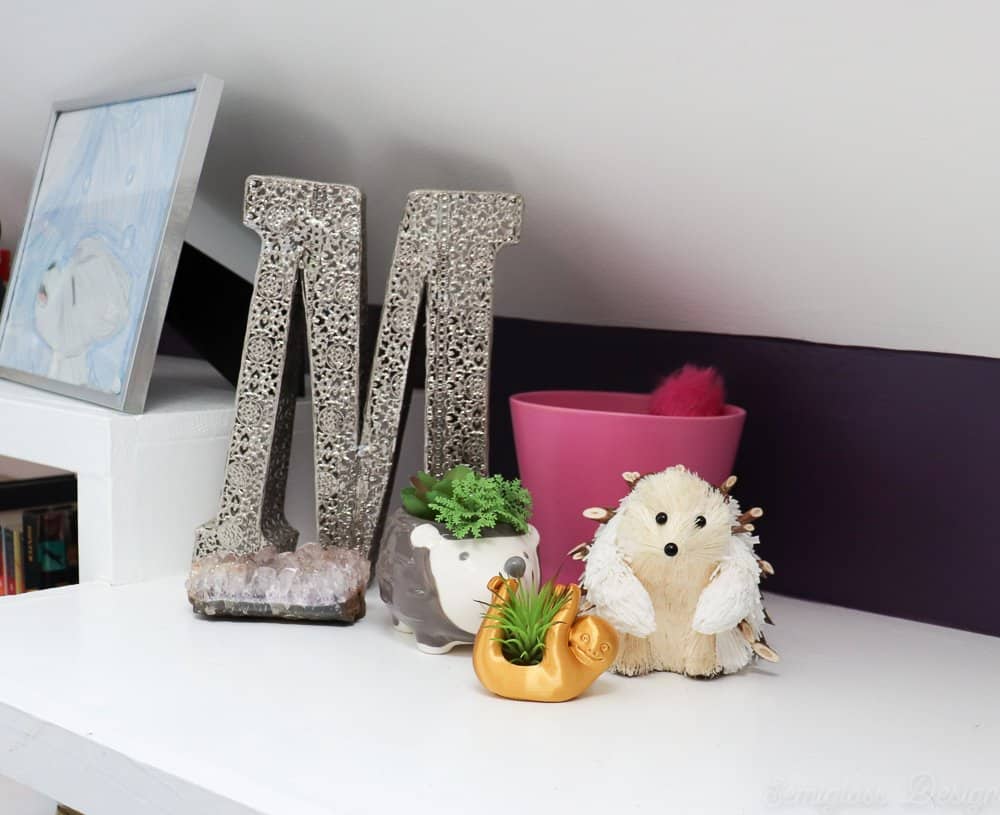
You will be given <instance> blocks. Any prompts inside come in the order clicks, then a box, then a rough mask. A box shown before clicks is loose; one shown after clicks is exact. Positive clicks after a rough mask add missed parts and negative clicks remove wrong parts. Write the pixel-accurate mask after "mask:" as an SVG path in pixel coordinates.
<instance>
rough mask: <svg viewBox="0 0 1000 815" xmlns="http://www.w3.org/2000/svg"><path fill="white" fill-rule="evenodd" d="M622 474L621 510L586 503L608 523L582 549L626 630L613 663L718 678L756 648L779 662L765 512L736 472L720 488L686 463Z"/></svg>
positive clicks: (627, 670) (607, 611) (604, 605)
mask: <svg viewBox="0 0 1000 815" xmlns="http://www.w3.org/2000/svg"><path fill="white" fill-rule="evenodd" d="M622 477H623V478H624V479H625V481H626V482H627V483H628V484H629V486H630V488H631V489H630V492H629V494H628V495H626V496H625V498H623V499H622V501H621V503H620V505H619V506H618V508H617V509H605V508H603V507H592V508H590V509H587V510H585V511H584V513H583V514H584V516H585V517H587V518H590V519H592V520H595V521H600V522H601V526H600V527H599V528H598V530H597V534H596V535H595V537H594V540H593V542H592V543H591V544H589V546H587V547H584V548H578V550H574V551H575V552H576V553H577V555H578V556H582V557H583V559H585V561H586V564H585V569H584V573H583V579H582V581H581V582H582V584H583V586H584V588H585V589H586V591H587V599H588V600H589V601H590V602H591V603H592V604H593V605H594V607H595V608H594V612H595V613H596V614H599V615H600V616H601V617H603V618H604V619H606V620H608V621H609V622H610V623H611V624H612V625H614V626H615V627H616V628H617V629H618V630H619V632H621V633H622V635H623V636H622V644H621V648H620V650H619V652H618V658H617V660H616V662H615V664H614V666H613V670H614V671H615V672H617V673H620V674H625V675H627V676H639V675H641V674H646V673H650V672H651V671H673V672H675V673H681V674H685V675H687V676H696V677H713V676H718V675H719V674H729V673H735V672H736V671H739V670H740V669H741V668H743V667H745V666H746V665H747V664H749V663H750V662H751V661H752V660H753V659H754V657H755V656H758V657H760V658H762V659H765V660H768V661H771V662H777V661H778V655H777V654H776V653H775V652H774V651H773V650H772V649H771V648H770V647H768V645H767V643H766V641H765V639H764V636H763V634H762V633H761V629H762V627H763V625H764V623H765V622H770V619H769V618H768V616H767V612H766V611H765V610H764V606H763V602H762V598H761V594H760V588H759V583H760V579H761V576H762V575H768V574H773V573H774V570H773V569H772V568H771V565H770V564H769V563H768V562H767V561H765V560H761V559H760V558H759V557H758V556H757V554H756V553H755V551H754V548H755V546H756V545H757V538H756V537H755V536H754V534H753V533H754V526H753V522H754V521H756V520H757V519H759V518H760V517H761V516H762V515H763V514H764V513H763V511H762V510H761V509H760V508H757V507H755V508H754V509H751V510H748V511H746V512H742V511H741V510H740V506H739V504H738V503H737V501H736V500H735V499H734V498H733V497H732V496H731V495H730V494H729V493H730V490H731V489H732V487H733V485H734V484H735V483H736V477H735V476H730V477H729V478H728V479H726V481H725V482H724V483H723V484H722V485H721V486H719V487H715V486H713V485H712V484H709V483H708V482H707V481H705V480H703V479H702V478H700V477H699V476H697V475H696V474H694V473H692V472H689V471H688V470H686V469H685V468H684V467H683V466H681V465H678V466H675V467H670V468H668V469H666V470H663V471H662V472H659V473H652V474H649V475H640V474H639V473H635V472H627V473H623V474H622Z"/></svg>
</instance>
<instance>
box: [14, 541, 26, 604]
mask: <svg viewBox="0 0 1000 815" xmlns="http://www.w3.org/2000/svg"><path fill="white" fill-rule="evenodd" d="M22 538H23V536H22V535H21V530H20V529H15V530H14V594H23V593H24V546H23V545H22Z"/></svg>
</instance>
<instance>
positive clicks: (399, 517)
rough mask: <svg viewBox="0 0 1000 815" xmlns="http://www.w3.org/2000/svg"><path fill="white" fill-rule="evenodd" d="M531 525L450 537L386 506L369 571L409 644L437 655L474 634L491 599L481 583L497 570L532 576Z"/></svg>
mask: <svg viewBox="0 0 1000 815" xmlns="http://www.w3.org/2000/svg"><path fill="white" fill-rule="evenodd" d="M539 572H540V568H539V565H538V531H537V530H536V529H535V528H534V527H533V526H530V525H529V526H528V531H527V532H526V533H524V534H520V535H519V534H517V533H515V532H514V530H513V529H511V528H510V527H507V526H500V527H498V528H496V529H491V530H486V531H485V532H484V533H483V537H481V538H455V537H454V536H453V535H450V534H449V533H448V530H447V529H446V528H445V527H444V525H442V524H439V523H435V522H433V521H427V520H423V519H421V518H417V517H414V516H413V515H410V514H409V513H408V512H406V511H405V510H402V509H400V510H397V511H396V512H394V513H393V514H392V515H391V516H390V518H389V522H388V524H387V526H386V531H385V535H384V537H383V541H382V547H381V550H380V553H379V558H378V565H377V567H376V575H377V577H378V586H379V593H380V595H381V597H382V600H383V601H384V602H385V603H386V605H388V606H389V610H390V612H391V613H392V623H393V626H394V627H395V628H396V630H397V631H401V632H403V633H407V634H413V635H414V637H415V639H416V643H417V648H419V649H420V650H421V651H423V652H424V653H428V654H443V653H445V652H447V651H450V650H451V649H452V648H454V647H455V646H456V645H462V644H471V643H472V642H473V641H474V640H475V638H476V632H477V631H478V630H479V624H480V622H481V620H482V618H483V609H484V607H485V606H487V605H488V604H489V602H490V600H491V595H490V591H489V589H488V588H487V583H488V582H489V580H490V578H491V577H495V576H496V575H497V574H500V573H503V574H505V575H507V576H509V577H523V578H524V579H525V580H528V581H532V582H537V580H538V577H539Z"/></svg>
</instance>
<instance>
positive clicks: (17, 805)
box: [0, 776, 56, 815]
mask: <svg viewBox="0 0 1000 815" xmlns="http://www.w3.org/2000/svg"><path fill="white" fill-rule="evenodd" d="M0 815H56V802H55V801H53V800H51V799H49V798H46V797H45V796H44V795H41V794H40V793H37V792H35V791H34V790H31V789H28V788H27V787H22V786H21V785H20V784H15V783H14V782H13V781H11V780H9V779H7V778H4V777H3V776H0Z"/></svg>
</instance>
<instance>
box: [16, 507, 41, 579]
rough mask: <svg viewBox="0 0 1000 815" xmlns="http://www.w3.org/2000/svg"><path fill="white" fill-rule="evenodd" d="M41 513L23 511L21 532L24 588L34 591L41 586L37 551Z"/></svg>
mask: <svg viewBox="0 0 1000 815" xmlns="http://www.w3.org/2000/svg"><path fill="white" fill-rule="evenodd" d="M41 520H42V519H41V515H40V514H39V513H38V512H36V511H33V510H29V511H28V512H25V513H24V516H23V526H22V529H21V534H22V536H23V538H24V540H23V541H22V548H23V551H24V590H25V591H34V590H35V589H40V588H41V587H42V564H41V560H40V555H39V551H38V539H39V535H40V533H41Z"/></svg>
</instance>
